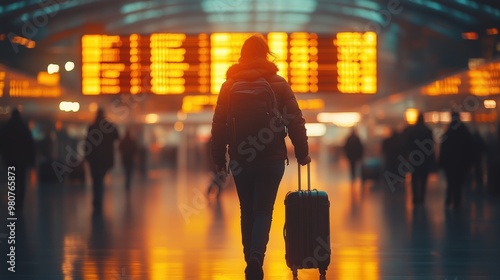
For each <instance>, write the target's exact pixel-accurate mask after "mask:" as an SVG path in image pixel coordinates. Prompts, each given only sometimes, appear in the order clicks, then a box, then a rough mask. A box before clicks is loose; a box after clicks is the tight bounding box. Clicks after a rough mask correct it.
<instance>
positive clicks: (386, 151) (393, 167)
mask: <svg viewBox="0 0 500 280" xmlns="http://www.w3.org/2000/svg"><path fill="white" fill-rule="evenodd" d="M401 138H402V137H401V134H400V133H399V132H398V131H397V130H396V129H393V130H392V134H391V136H389V137H388V138H386V139H384V140H383V141H382V154H383V155H384V164H385V172H391V173H392V174H398V165H399V158H398V157H399V156H400V155H401V153H402V152H403V150H402V145H401ZM398 182H399V181H398ZM399 185H401V183H399Z"/></svg>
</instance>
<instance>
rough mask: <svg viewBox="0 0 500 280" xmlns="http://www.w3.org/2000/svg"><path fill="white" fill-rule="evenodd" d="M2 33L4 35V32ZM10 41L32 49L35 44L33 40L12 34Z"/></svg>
mask: <svg viewBox="0 0 500 280" xmlns="http://www.w3.org/2000/svg"><path fill="white" fill-rule="evenodd" d="M2 35H4V34H2ZM4 36H5V35H4ZM3 38H5V37H3ZM3 38H2V39H1V40H3ZM10 42H11V43H14V44H18V45H21V46H25V47H26V48H28V49H32V48H34V47H35V46H36V43H35V41H33V40H30V39H28V38H24V37H21V36H14V37H12V38H10Z"/></svg>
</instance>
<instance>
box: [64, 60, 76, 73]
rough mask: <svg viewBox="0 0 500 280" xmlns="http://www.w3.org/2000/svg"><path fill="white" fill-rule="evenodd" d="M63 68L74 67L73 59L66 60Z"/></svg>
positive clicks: (68, 69)
mask: <svg viewBox="0 0 500 280" xmlns="http://www.w3.org/2000/svg"><path fill="white" fill-rule="evenodd" d="M64 69H66V71H68V72H69V71H72V70H73V69H75V63H74V62H73V61H68V62H66V64H64Z"/></svg>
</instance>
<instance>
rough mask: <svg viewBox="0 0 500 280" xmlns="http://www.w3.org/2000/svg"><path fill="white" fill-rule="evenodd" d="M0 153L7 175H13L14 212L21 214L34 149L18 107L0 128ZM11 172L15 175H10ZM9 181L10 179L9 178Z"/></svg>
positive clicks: (28, 130) (31, 137)
mask: <svg viewBox="0 0 500 280" xmlns="http://www.w3.org/2000/svg"><path fill="white" fill-rule="evenodd" d="M0 154H1V155H2V158H3V161H4V163H5V165H6V166H7V171H8V172H11V173H10V174H9V175H8V176H9V177H15V180H14V183H15V190H14V192H15V195H16V200H15V203H16V205H15V211H14V212H15V213H17V214H21V213H22V212H23V208H24V195H25V191H26V176H27V172H28V170H29V168H30V167H31V166H33V165H34V164H35V154H36V151H35V141H34V140H33V136H32V135H31V131H30V129H29V127H28V125H27V124H26V123H25V122H24V121H23V119H22V117H21V112H19V110H18V109H13V110H12V113H11V116H10V119H9V120H8V121H7V123H5V124H4V125H3V126H2V127H1V128H0ZM12 173H13V174H15V176H12V175H11V174H12ZM9 182H12V181H10V180H9ZM10 186H11V185H9V187H10Z"/></svg>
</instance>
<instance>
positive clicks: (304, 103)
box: [297, 98, 325, 110]
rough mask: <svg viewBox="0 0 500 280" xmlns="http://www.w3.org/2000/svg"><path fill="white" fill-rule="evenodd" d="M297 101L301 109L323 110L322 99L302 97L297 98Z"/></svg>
mask: <svg viewBox="0 0 500 280" xmlns="http://www.w3.org/2000/svg"><path fill="white" fill-rule="evenodd" d="M297 103H299V108H300V109H302V110H324V109H325V101H324V100H323V99H318V98H316V99H304V100H297Z"/></svg>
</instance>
